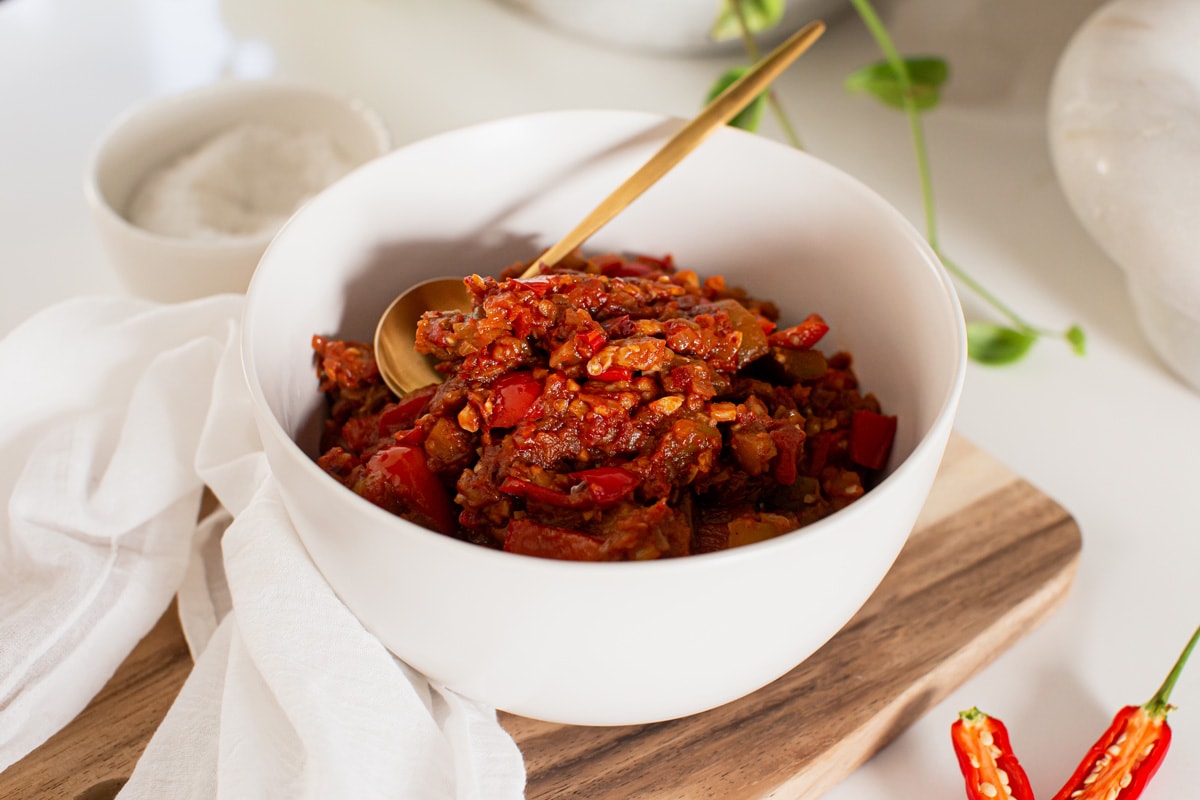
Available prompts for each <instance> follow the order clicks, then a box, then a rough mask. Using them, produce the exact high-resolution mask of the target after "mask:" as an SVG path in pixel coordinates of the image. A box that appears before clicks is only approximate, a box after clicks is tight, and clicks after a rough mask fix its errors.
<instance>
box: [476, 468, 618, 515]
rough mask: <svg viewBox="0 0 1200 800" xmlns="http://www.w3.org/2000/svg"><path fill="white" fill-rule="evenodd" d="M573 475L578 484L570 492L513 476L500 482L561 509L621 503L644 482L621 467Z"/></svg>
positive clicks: (506, 488)
mask: <svg viewBox="0 0 1200 800" xmlns="http://www.w3.org/2000/svg"><path fill="white" fill-rule="evenodd" d="M570 477H571V479H572V480H575V481H578V483H576V485H575V486H574V487H572V489H571V491H569V492H564V491H562V490H560V489H553V488H550V487H547V486H539V485H538V484H536V483H533V482H532V481H527V480H525V479H523V478H516V477H513V476H511V475H510V476H509V477H507V478H505V479H504V481H503V482H502V483H501V484H500V491H502V492H504V493H505V494H511V495H516V496H517V497H524V498H525V499H526V500H532V501H534V502H535V503H544V504H546V505H548V506H556V507H558V508H591V507H594V506H600V507H604V506H611V505H614V504H616V503H619V502H620V501H622V500H624V499H625V498H626V497H628V496H629V495H631V494H633V491H634V489H636V488H637V487H638V485H639V484H640V483H641V481H640V480H638V478H637V476H635V475H634V474H633V473H631V472H629V471H628V470H624V469H621V468H620V467H596V468H595V469H585V470H581V471H579V472H572V473H570ZM580 484H582V486H580Z"/></svg>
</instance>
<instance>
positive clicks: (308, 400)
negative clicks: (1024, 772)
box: [243, 111, 966, 725]
mask: <svg viewBox="0 0 1200 800" xmlns="http://www.w3.org/2000/svg"><path fill="white" fill-rule="evenodd" d="M680 124H681V123H680V122H679V121H678V120H673V119H664V118H661V117H658V116H654V115H648V114H644V113H632V112H630V113H626V112H599V111H596V112H592V111H581V112H560V113H547V114H539V115H533V116H526V117H518V118H515V119H507V120H502V121H498V122H494V123H490V124H486V125H481V126H478V127H472V128H467V129H465V130H460V131H455V132H452V133H447V134H444V135H441V136H437V137H435V138H432V139H428V140H425V141H422V142H419V143H417V144H413V145H410V146H408V147H405V148H403V149H400V150H397V151H395V152H393V153H392V154H390V155H388V156H386V157H385V158H383V159H380V160H378V161H376V162H374V163H373V164H371V165H369V166H368V167H366V168H363V169H360V170H358V171H357V172H355V173H353V174H351V175H350V176H348V177H347V178H345V179H343V180H342V181H341V182H339V183H337V184H335V185H334V186H333V187H331V188H330V189H328V190H327V191H325V192H324V193H323V194H321V195H319V196H318V197H317V198H315V199H314V200H313V201H312V202H310V203H309V204H308V205H307V206H306V207H305V208H304V209H303V210H301V211H300V213H298V214H297V215H296V216H294V217H293V218H292V219H291V220H290V221H289V222H288V224H287V225H286V226H285V227H284V229H283V231H281V232H280V234H279V236H278V237H277V238H276V239H275V241H274V242H272V244H271V246H270V248H269V249H268V250H267V253H266V254H265V255H264V257H263V260H262V263H261V264H260V266H259V269H258V272H257V274H256V275H255V276H254V280H253V282H252V284H251V286H250V290H249V294H248V302H247V310H246V317H245V328H244V339H243V355H244V361H245V367H246V370H247V374H248V380H249V383H250V388H251V391H252V394H253V398H254V407H255V413H256V418H257V422H258V425H259V427H260V431H261V434H262V439H263V444H264V447H265V449H266V452H267V455H268V458H269V460H270V463H271V467H272V469H273V471H274V474H275V475H276V477H277V478H278V481H279V483H280V485H281V488H282V491H283V495H284V498H285V501H286V504H287V507H288V510H289V512H290V513H291V515H292V518H293V520H294V521H295V524H296V527H297V529H298V530H299V532H300V536H301V538H302V539H303V541H304V544H305V545H306V547H307V548H308V551H309V552H310V554H311V555H312V558H313V561H314V562H315V563H316V565H317V566H318V567H319V568H320V570H321V571H322V573H323V574H324V575H325V576H326V578H327V579H328V580H329V582H330V584H331V585H332V586H333V588H334V589H335V590H336V591H337V593H338V594H339V595H340V596H341V597H342V599H343V600H344V601H345V602H346V604H347V605H348V606H349V607H350V608H351V609H352V610H353V611H354V612H355V614H357V616H358V617H359V618H360V619H361V620H362V622H363V624H364V625H365V626H366V627H367V628H368V629H370V630H371V631H373V632H374V633H375V634H377V635H378V636H379V638H380V639H381V640H382V641H383V643H384V644H385V645H386V646H387V647H388V648H389V649H390V650H392V651H393V652H394V653H396V655H398V656H400V657H401V658H402V659H404V660H405V661H407V662H408V663H409V664H411V665H412V666H414V667H415V668H417V669H418V670H420V671H422V672H423V673H425V674H426V675H428V676H429V677H431V678H432V679H433V680H434V681H437V682H440V683H443V684H445V685H447V686H449V687H451V688H452V689H455V690H457V691H458V692H461V693H462V694H464V695H467V696H469V697H472V698H476V699H478V700H480V701H483V702H485V703H488V704H491V705H493V706H496V707H498V708H501V709H504V710H507V711H511V712H514V713H517V714H522V715H526V716H530V717H536V718H542V719H547V720H553V721H558V722H565V723H576V724H602V725H603V724H632V723H642V722H650V721H654V720H662V719H667V718H672V717H678V716H683V715H687V714H692V713H695V712H698V711H702V710H704V709H707V708H711V707H714V706H717V705H720V704H723V703H725V702H727V701H730V700H733V699H735V698H738V697H740V696H742V695H745V694H747V693H749V692H752V691H753V690H755V689H757V688H759V687H761V686H763V685H765V684H766V683H768V682H770V681H772V680H773V679H775V678H777V677H779V676H780V675H782V674H784V673H785V672H787V671H788V670H790V669H791V668H793V667H794V666H796V665H797V664H798V663H800V662H801V661H803V660H804V659H805V658H806V657H808V656H809V655H810V654H811V653H813V652H814V651H815V650H816V649H817V648H819V647H820V646H821V645H822V644H823V643H824V642H826V641H827V640H828V639H829V638H830V637H832V636H833V635H834V634H835V633H836V632H837V631H838V630H839V629H840V628H841V627H842V626H843V625H844V624H845V623H846V621H847V620H849V619H850V617H851V616H852V615H853V614H854V613H855V612H856V611H857V610H858V608H859V607H860V606H861V605H862V604H863V602H864V601H865V600H866V599H867V598H868V596H869V595H870V594H871V592H872V591H873V590H874V588H875V587H876V585H877V584H878V583H879V581H880V580H881V579H882V578H883V576H884V575H885V574H886V572H887V570H888V569H889V567H890V565H891V564H892V561H893V559H894V558H895V556H896V555H897V553H898V552H899V550H900V548H901V546H902V545H903V544H904V542H905V540H906V538H907V536H908V534H909V532H910V530H911V528H912V526H913V523H914V521H915V519H916V516H917V513H918V511H919V510H920V508H921V506H922V504H923V503H924V501H925V498H926V496H927V493H928V491H929V488H930V486H931V484H932V482H933V479H934V475H935V472H936V470H937V467H938V464H939V462H940V460H941V456H942V452H943V448H944V446H945V444H946V440H947V437H948V436H949V434H950V431H951V426H952V422H953V417H954V413H955V408H956V406H957V403H958V398H959V394H960V391H961V387H962V381H963V375H964V370H965V352H966V345H965V333H964V329H963V323H962V317H961V312H960V309H959V305H958V302H957V298H956V295H955V293H954V290H953V288H952V286H951V284H950V282H949V280H948V278H947V276H946V274H945V272H944V271H943V269H942V267H941V265H940V264H939V263H938V261H937V259H936V258H935V257H934V255H933V254H932V252H931V251H930V249H929V248H928V246H927V245H926V244H925V243H924V241H923V240H922V239H921V237H920V236H919V235H918V234H917V233H916V232H915V231H914V229H913V228H912V227H911V226H910V225H909V224H908V222H907V221H906V220H904V219H903V218H902V217H901V215H900V214H899V213H898V212H896V211H895V210H894V209H893V208H891V207H890V206H889V205H888V204H887V203H885V202H884V201H883V200H881V199H880V198H879V197H878V196H877V195H875V194H874V193H873V192H872V191H870V190H869V189H867V188H866V187H864V186H863V185H861V184H860V183H858V182H857V181H855V180H854V179H852V178H850V177H848V176H847V175H845V174H843V173H841V172H839V171H837V170H836V169H834V168H832V167H830V166H828V165H826V164H824V163H822V162H820V161H818V160H816V159H814V158H812V157H810V156H807V155H804V154H802V153H800V152H798V151H795V150H791V149H788V148H786V147H784V146H782V145H780V144H777V143H775V142H772V141H769V140H767V139H765V138H761V137H757V136H755V135H753V134H747V133H744V132H742V131H737V130H733V129H724V130H721V131H719V132H718V133H717V134H716V135H714V136H713V138H712V139H710V140H709V141H708V142H706V143H705V144H704V145H703V146H702V147H700V148H699V149H698V150H697V151H696V152H695V153H693V154H692V155H691V156H689V157H688V159H686V160H685V161H684V162H683V163H682V164H681V165H680V166H679V167H677V168H676V169H675V171H673V172H672V173H671V174H670V175H668V176H667V177H666V178H665V179H663V181H662V182H660V183H659V184H658V185H656V186H655V187H653V188H652V189H651V190H650V191H649V192H648V193H647V194H646V195H644V196H643V197H642V198H641V199H640V200H638V201H637V202H636V203H634V204H633V205H632V206H631V207H630V208H628V209H627V210H626V211H625V212H624V213H623V214H622V215H621V216H620V217H618V218H617V219H616V220H614V221H613V222H612V223H611V224H610V225H609V226H608V227H607V228H605V229H604V230H602V231H601V232H600V233H598V234H597V235H596V236H595V237H594V239H593V240H592V241H591V242H590V246H589V248H588V249H589V250H591V251H611V250H620V251H636V252H643V253H651V254H659V255H661V254H665V253H672V254H674V256H675V257H676V259H677V263H679V264H680V265H683V266H686V267H689V268H693V269H696V270H697V271H699V272H700V273H701V274H702V275H704V274H717V273H720V274H723V275H725V276H726V277H727V278H728V279H729V281H730V282H731V283H734V284H741V285H743V286H745V287H746V288H748V289H749V290H750V291H752V292H753V293H755V294H757V295H759V296H762V297H767V298H770V299H772V300H774V301H775V302H776V303H777V304H778V305H779V306H780V307H781V308H782V309H784V310H785V314H786V317H785V320H784V321H785V322H786V321H788V320H789V319H790V320H791V321H792V322H797V321H799V320H802V319H803V318H804V316H805V315H807V314H808V313H809V312H811V311H819V312H820V313H822V314H823V315H824V316H825V319H826V320H828V321H829V323H830V324H831V326H832V330H831V331H830V333H829V334H828V336H827V342H825V343H824V344H827V345H828V346H827V348H825V349H832V348H835V347H836V348H848V349H850V350H851V351H853V353H854V355H855V363H856V365H857V370H858V372H859V375H860V378H861V380H862V383H863V384H864V386H865V387H868V388H869V389H870V390H872V391H875V392H876V393H877V394H878V396H879V397H880V398H881V399H882V402H883V403H884V406H885V409H886V410H887V411H888V412H889V413H894V414H897V415H898V416H899V420H900V422H899V430H898V433H897V438H896V443H895V447H894V451H893V455H892V461H891V463H890V465H889V471H890V474H889V475H888V476H887V477H886V479H885V480H884V481H883V482H882V483H881V484H880V485H879V486H877V487H876V488H875V489H873V490H872V491H870V492H868V494H867V495H866V496H865V497H864V498H863V499H861V500H859V501H858V502H856V503H854V504H853V505H851V506H850V507H848V508H847V509H845V510H843V511H840V512H838V513H836V514H834V515H832V516H830V517H828V518H826V519H825V520H823V521H820V522H818V523H816V524H814V525H811V526H809V527H807V528H805V529H802V530H800V531H798V532H794V533H790V534H786V535H784V536H782V537H779V538H776V539H773V540H770V541H766V542H763V543H760V544H755V545H751V546H748V547H744V548H739V549H734V550H729V551H725V552H720V553H714V554H708V555H697V556H689V557H685V558H680V559H674V560H663V561H657V562H649V563H645V562H643V563H602V564H594V563H564V562H559V561H551V560H543V559H538V558H532V557H526V556H519V555H512V554H508V553H503V552H498V551H493V550H489V549H486V548H483V547H479V546H475V545H470V544H465V543H463V542H460V541H457V540H455V539H452V538H448V537H445V536H441V535H439V534H435V533H431V532H429V531H427V530H424V529H422V528H419V527H416V526H415V525H412V524H410V523H408V522H405V521H404V520H402V519H399V518H397V517H395V516H392V515H390V514H388V513H387V512H385V511H383V510H382V509H380V508H378V507H376V506H374V505H371V504H370V503H368V502H367V501H366V500H363V499H361V498H359V497H358V496H356V495H354V494H352V493H351V492H349V491H347V490H346V489H345V488H343V487H342V486H341V485H339V484H338V483H336V482H335V481H334V480H332V479H331V478H329V477H328V476H327V475H325V474H324V473H323V472H322V471H321V470H320V469H319V468H318V467H317V465H316V464H315V463H314V462H313V460H312V456H313V453H314V451H315V449H316V437H317V435H318V428H319V419H320V417H321V414H322V411H323V405H322V398H321V397H320V396H319V395H318V393H317V386H316V379H315V375H314V372H313V368H312V353H311V350H310V348H309V342H310V338H311V336H312V334H313V333H318V332H319V333H322V334H330V335H333V334H336V335H339V336H344V337H352V338H360V339H369V338H370V336H371V334H372V332H373V329H374V326H375V323H376V320H377V319H378V316H379V314H380V313H381V312H382V311H383V309H384V307H385V306H386V305H387V304H388V303H389V301H391V299H392V298H393V296H394V295H395V294H396V293H398V292H399V291H400V290H402V289H403V288H405V287H407V286H409V285H410V284H413V283H415V282H417V281H420V280H423V279H425V278H429V277H432V276H436V275H448V274H463V273H465V272H468V271H476V272H488V271H491V272H496V271H498V270H499V269H501V268H503V267H505V266H507V265H508V264H510V263H511V262H513V261H516V260H518V259H526V258H530V257H531V256H532V255H533V254H536V253H537V252H539V248H543V247H545V246H547V245H549V244H550V243H551V242H552V241H553V240H554V239H555V238H557V237H558V236H559V235H560V234H561V232H563V231H565V230H567V229H569V228H570V227H571V226H572V225H573V224H574V223H575V222H576V221H577V220H578V219H579V218H581V217H582V216H583V215H584V213H585V212H587V211H588V210H590V209H591V207H592V206H593V205H594V204H595V203H596V202H597V201H598V200H599V199H600V198H601V197H602V196H604V195H605V194H607V193H608V192H609V190H611V189H612V188H613V187H614V186H616V185H617V184H618V183H619V182H620V181H621V180H622V179H624V178H625V177H626V176H627V175H628V174H629V173H631V172H632V171H633V170H634V168H635V167H637V166H638V165H640V164H641V163H642V162H643V161H644V160H645V159H646V158H648V157H649V155H650V154H651V152H653V150H654V149H656V148H657V147H658V146H659V145H660V144H661V143H662V142H663V141H665V139H666V138H667V136H669V134H670V133H672V132H673V131H674V130H676V129H677V128H678V126H679V125H680Z"/></svg>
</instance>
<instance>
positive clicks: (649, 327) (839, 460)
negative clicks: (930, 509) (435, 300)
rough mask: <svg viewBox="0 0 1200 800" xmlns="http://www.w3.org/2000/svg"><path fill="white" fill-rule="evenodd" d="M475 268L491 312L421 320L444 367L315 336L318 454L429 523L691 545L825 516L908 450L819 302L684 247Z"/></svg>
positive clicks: (356, 484) (553, 548)
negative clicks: (529, 270) (399, 363)
mask: <svg viewBox="0 0 1200 800" xmlns="http://www.w3.org/2000/svg"><path fill="white" fill-rule="evenodd" d="M523 267H524V265H520V264H518V265H514V266H513V267H510V268H509V269H508V270H507V271H506V272H505V275H506V276H510V275H518V274H520V272H521V271H522V269H523ZM466 284H467V288H468V290H469V292H470V295H471V298H472V301H473V310H472V311H471V312H470V313H462V312H458V311H451V312H443V311H432V312H428V313H426V314H425V316H424V317H423V318H422V320H421V322H420V325H419V327H418V331H417V349H418V350H419V351H420V352H422V353H425V354H429V355H432V356H433V357H435V358H436V359H437V361H438V369H439V371H441V372H443V373H444V374H445V376H446V379H445V382H444V383H441V384H438V385H432V386H428V387H425V388H423V389H418V390H416V391H414V392H411V393H409V394H407V395H406V396H404V397H396V396H395V395H393V394H392V393H391V392H390V391H389V390H388V389H387V387H386V386H385V385H384V383H383V381H382V379H381V378H380V376H379V370H378V368H377V366H376V364H375V360H374V356H373V354H372V349H371V346H370V345H369V344H364V343H356V342H346V341H339V340H335V339H327V338H325V337H322V336H319V335H318V336H314V337H313V348H314V350H315V351H316V358H315V361H316V369H317V375H318V379H319V381H320V387H321V389H322V391H324V392H325V393H326V395H327V399H328V404H329V414H328V418H327V420H326V422H325V429H324V434H323V439H322V443H321V455H320V458H319V459H318V463H319V464H320V465H321V466H322V467H323V468H324V469H325V470H326V471H327V472H328V473H329V474H330V475H332V476H333V477H334V478H336V479H337V480H338V481H340V482H341V483H342V484H344V485H345V486H347V487H349V488H350V489H351V490H352V491H354V492H356V493H357V494H359V495H361V496H362V497H364V498H366V499H367V500H370V501H371V502H373V503H375V504H377V505H379V506H381V507H383V508H385V509H387V510H389V511H392V512H393V513H396V514H398V515H400V516H402V517H404V518H405V519H408V520H410V521H412V522H414V523H416V524H418V525H422V526H424V527H426V528H429V529H431V530H434V531H438V532H440V533H443V534H446V535H449V536H454V537H457V538H460V539H463V540H466V541H469V542H474V543H476V544H480V545H485V546H488V547H493V548H502V549H504V550H506V551H509V552H513V553H523V554H526V555H533V556H541V557H546V558H561V559H572V560H582V561H622V560H632V559H652V558H662V557H673V556H685V555H690V554H695V553H706V552H711V551H715V550H723V549H725V548H728V547H734V546H739V545H745V544H750V543H753V542H758V541H761V540H764V539H769V538H771V537H774V536H778V535H779V534H782V533H786V532H787V531H791V530H795V529H796V528H800V527H802V526H804V525H806V524H808V523H810V522H813V521H815V520H818V519H821V518H822V517H825V516H827V515H829V514H831V513H832V512H834V511H837V510H838V509H840V508H843V507H844V506H846V505H848V504H849V503H852V502H854V501H855V500H857V499H858V498H859V497H861V496H862V495H863V493H864V492H865V491H866V490H867V489H868V488H869V487H870V486H872V485H873V484H874V483H875V482H877V481H878V479H879V476H880V472H881V470H882V468H883V467H884V465H885V464H886V462H887V458H888V453H889V451H890V449H891V446H892V440H893V438H894V435H895V430H896V418H895V417H891V416H886V415H884V414H883V413H882V412H881V410H880V405H879V402H878V400H877V399H876V398H875V397H874V396H873V395H871V394H864V393H862V392H860V391H859V388H858V381H857V379H856V378H855V375H854V372H853V370H852V369H851V358H850V355H849V354H847V353H837V354H835V355H831V356H828V357H827V356H825V355H824V354H822V353H821V352H820V351H819V350H816V349H814V345H816V344H817V342H818V341H819V340H820V339H821V337H822V336H824V335H825V333H826V331H827V330H828V326H827V325H826V324H825V322H824V321H823V320H822V319H821V317H820V316H818V315H816V314H811V315H809V316H808V318H807V319H805V320H804V321H803V322H801V323H800V324H798V325H795V326H792V327H789V328H783V329H779V328H777V327H776V320H777V319H778V317H779V312H778V310H777V309H776V308H775V307H774V306H773V305H772V304H770V303H767V302H764V301H761V300H755V299H753V298H750V297H748V296H747V295H746V293H745V292H744V291H741V290H739V289H735V288H730V287H727V286H726V285H725V281H724V280H723V279H722V278H721V277H719V276H717V277H711V278H707V279H705V280H703V281H702V280H701V279H700V278H699V277H697V275H696V274H695V273H694V272H691V271H688V270H677V269H676V268H675V267H674V265H673V264H672V261H671V259H670V258H667V259H655V258H649V257H636V258H624V257H621V256H616V255H604V256H598V257H594V258H590V259H586V260H584V259H582V258H580V257H578V256H576V257H573V258H572V259H570V260H568V261H567V262H565V263H564V264H563V265H560V266H559V267H556V268H555V269H554V270H553V271H551V272H550V273H547V274H543V275H540V276H538V277H536V278H531V279H526V280H518V279H515V278H511V277H502V278H501V279H494V278H486V277H480V276H478V275H474V276H471V277H469V278H467V279H466Z"/></svg>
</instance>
